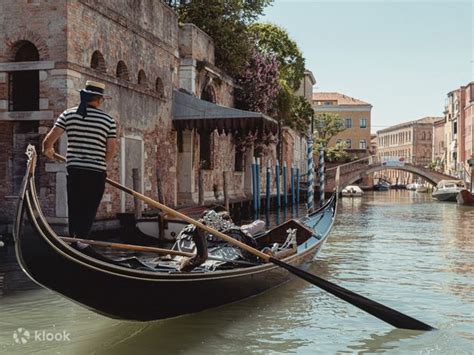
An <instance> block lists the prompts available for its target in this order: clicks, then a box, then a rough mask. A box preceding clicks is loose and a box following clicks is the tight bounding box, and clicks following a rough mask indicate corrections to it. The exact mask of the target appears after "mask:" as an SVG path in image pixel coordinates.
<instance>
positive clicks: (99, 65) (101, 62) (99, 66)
mask: <svg viewBox="0 0 474 355" xmlns="http://www.w3.org/2000/svg"><path fill="white" fill-rule="evenodd" d="M91 68H92V69H94V70H97V71H98V72H101V73H105V72H107V66H106V63H105V59H104V56H103V55H102V53H101V52H100V51H98V50H95V51H94V53H92V57H91Z"/></svg>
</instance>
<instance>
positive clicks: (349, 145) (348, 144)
mask: <svg viewBox="0 0 474 355" xmlns="http://www.w3.org/2000/svg"><path fill="white" fill-rule="evenodd" d="M346 145H347V149H351V148H352V140H351V139H346Z"/></svg>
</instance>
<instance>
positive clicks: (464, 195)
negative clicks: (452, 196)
mask: <svg viewBox="0 0 474 355" xmlns="http://www.w3.org/2000/svg"><path fill="white" fill-rule="evenodd" d="M456 200H457V202H458V204H459V205H467V206H474V194H473V193H472V192H470V191H469V190H461V191H459V193H458V195H457V196H456Z"/></svg>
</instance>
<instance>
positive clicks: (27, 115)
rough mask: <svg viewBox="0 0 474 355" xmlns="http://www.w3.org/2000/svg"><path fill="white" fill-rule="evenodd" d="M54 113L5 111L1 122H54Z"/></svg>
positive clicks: (0, 114) (0, 118)
mask: <svg viewBox="0 0 474 355" xmlns="http://www.w3.org/2000/svg"><path fill="white" fill-rule="evenodd" d="M53 118H54V114H53V111H3V112H0V121H40V120H52V119H53Z"/></svg>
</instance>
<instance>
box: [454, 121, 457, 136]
mask: <svg viewBox="0 0 474 355" xmlns="http://www.w3.org/2000/svg"><path fill="white" fill-rule="evenodd" d="M457 133H458V123H457V122H456V121H454V122H453V134H457Z"/></svg>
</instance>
